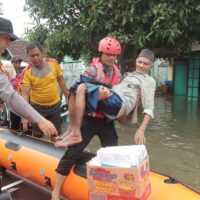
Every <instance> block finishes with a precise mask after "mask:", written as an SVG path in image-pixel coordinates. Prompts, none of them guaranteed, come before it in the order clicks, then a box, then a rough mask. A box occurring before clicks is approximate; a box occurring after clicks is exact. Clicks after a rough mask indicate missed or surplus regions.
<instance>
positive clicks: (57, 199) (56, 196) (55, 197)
mask: <svg viewBox="0 0 200 200" xmlns="http://www.w3.org/2000/svg"><path fill="white" fill-rule="evenodd" d="M51 200H60V198H59V195H56V194H53V193H52V195H51Z"/></svg>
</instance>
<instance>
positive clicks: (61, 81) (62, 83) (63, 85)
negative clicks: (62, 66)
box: [57, 75, 68, 103]
mask: <svg viewBox="0 0 200 200" xmlns="http://www.w3.org/2000/svg"><path fill="white" fill-rule="evenodd" d="M57 81H58V84H59V86H60V89H61V91H62V93H63V94H64V96H65V99H66V103H68V89H67V86H66V83H65V79H64V78H63V75H61V76H58V78H57Z"/></svg>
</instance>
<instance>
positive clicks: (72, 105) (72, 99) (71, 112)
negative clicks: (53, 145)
mask: <svg viewBox="0 0 200 200" xmlns="http://www.w3.org/2000/svg"><path fill="white" fill-rule="evenodd" d="M75 97H76V96H75V94H74V93H73V92H70V96H69V101H68V110H69V118H70V121H69V126H68V127H67V130H66V131H65V133H63V134H62V135H61V136H58V137H56V140H62V139H63V138H64V137H65V136H66V135H68V134H69V132H70V131H71V127H72V124H73V123H74V115H75Z"/></svg>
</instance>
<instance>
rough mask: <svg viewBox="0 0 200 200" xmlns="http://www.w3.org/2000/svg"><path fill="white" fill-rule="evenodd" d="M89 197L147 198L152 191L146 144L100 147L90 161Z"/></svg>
mask: <svg viewBox="0 0 200 200" xmlns="http://www.w3.org/2000/svg"><path fill="white" fill-rule="evenodd" d="M87 179H88V185H89V199H90V200H96V199H103V200H146V199H147V197H148V196H149V194H150V192H151V185H150V180H149V159H148V154H147V150H146V147H145V146H144V145H130V146H116V147H105V148H100V149H99V150H98V151H97V156H96V157H94V158H93V159H92V160H90V161H89V162H88V163H87Z"/></svg>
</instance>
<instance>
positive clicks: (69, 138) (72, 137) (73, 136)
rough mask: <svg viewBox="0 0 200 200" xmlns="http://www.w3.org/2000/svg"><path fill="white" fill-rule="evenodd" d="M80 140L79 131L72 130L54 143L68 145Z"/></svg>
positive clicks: (60, 145)
mask: <svg viewBox="0 0 200 200" xmlns="http://www.w3.org/2000/svg"><path fill="white" fill-rule="evenodd" d="M81 141H82V137H81V133H80V131H72V132H70V133H69V134H68V135H66V136H65V137H63V139H62V140H59V141H57V142H56V143H55V146H56V147H68V146H69V145H72V144H76V143H79V142H81Z"/></svg>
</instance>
